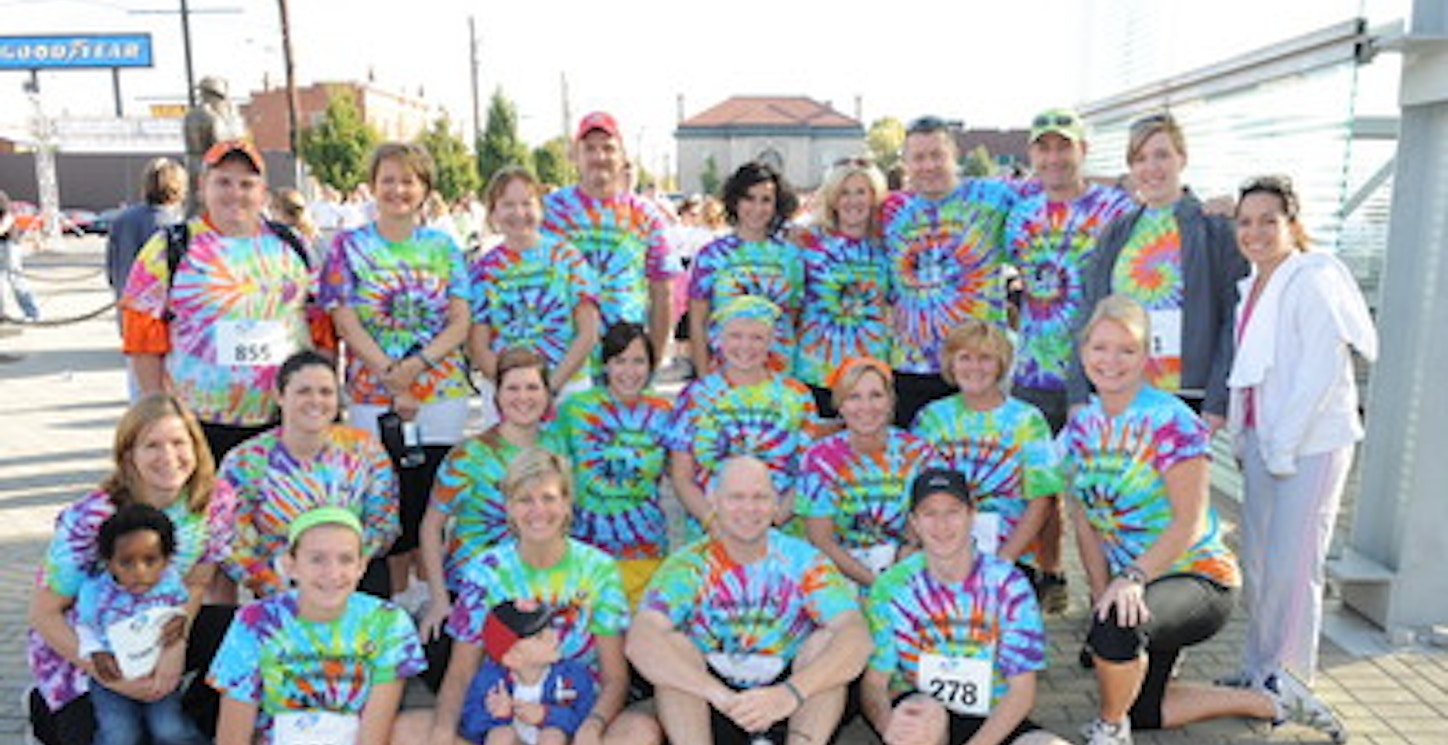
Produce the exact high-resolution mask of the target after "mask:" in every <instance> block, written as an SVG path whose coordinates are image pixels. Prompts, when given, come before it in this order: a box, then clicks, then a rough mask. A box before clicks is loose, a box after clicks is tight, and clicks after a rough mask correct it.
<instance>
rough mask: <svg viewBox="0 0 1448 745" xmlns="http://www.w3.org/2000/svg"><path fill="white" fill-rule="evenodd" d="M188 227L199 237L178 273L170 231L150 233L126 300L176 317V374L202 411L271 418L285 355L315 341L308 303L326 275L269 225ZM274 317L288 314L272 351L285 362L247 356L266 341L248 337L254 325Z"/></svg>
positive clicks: (241, 422) (220, 416) (169, 362)
mask: <svg viewBox="0 0 1448 745" xmlns="http://www.w3.org/2000/svg"><path fill="white" fill-rule="evenodd" d="M188 229H189V230H190V231H191V243H190V247H189V248H187V249H186V253H185V255H183V256H182V257H181V261H180V263H179V264H177V265H176V276H175V277H174V278H173V277H172V276H171V270H170V268H169V267H168V266H167V263H166V245H167V240H166V233H165V232H164V231H162V232H158V233H157V234H156V235H155V236H152V238H151V240H149V241H147V242H146V245H145V246H143V247H142V248H141V251H140V253H139V254H137V256H136V262H135V264H133V265H132V267H131V276H130V279H129V280H127V282H126V289H125V292H124V293H123V294H122V297H121V304H122V306H124V307H125V308H128V309H130V310H132V311H135V312H137V313H140V314H142V315H146V316H151V317H152V318H157V319H161V320H164V321H166V329H167V334H168V336H169V340H170V350H169V351H167V352H166V354H165V362H166V375H167V377H168V378H169V379H170V385H171V390H172V391H173V392H174V393H175V394H176V396H177V398H180V399H181V401H183V402H184V403H185V404H186V405H187V406H188V407H189V408H190V409H191V411H192V412H193V413H195V414H196V418H197V419H200V420H201V421H203V422H208V423H211V424H223V425H230V426H245V427H254V426H258V425H262V424H266V423H268V422H270V421H272V420H273V419H274V418H275V417H276V413H277V407H276V400H275V399H274V398H272V391H273V390H275V389H276V376H277V371H278V370H279V369H280V368H281V363H282V361H283V360H284V359H286V357H287V356H288V355H290V354H291V353H292V352H295V351H297V350H300V349H307V348H309V347H311V345H312V341H311V331H310V329H309V327H308V324H307V307H308V305H309V298H310V297H311V295H312V293H313V291H314V289H315V288H316V286H317V276H316V274H315V273H314V272H312V271H311V270H309V269H308V268H307V265H306V263H305V262H303V261H302V259H301V257H300V256H298V255H297V253H296V251H294V250H292V248H291V247H290V246H288V245H287V244H286V242H285V241H283V240H282V239H281V238H279V237H277V235H276V234H275V233H272V232H271V231H270V230H268V229H266V228H263V229H262V231H261V232H260V233H258V234H257V235H255V236H247V237H245V238H228V237H225V236H223V235H221V234H220V233H218V232H216V231H215V230H213V229H212V228H211V227H210V225H208V224H207V222H206V221H205V220H203V219H201V218H197V219H194V220H192V221H191V222H190V223H189V228H188ZM273 324H280V326H277V327H276V328H277V329H278V330H279V331H280V333H279V334H278V335H277V336H274V337H271V338H270V339H269V343H268V345H267V349H268V351H267V355H268V356H269V357H270V358H272V359H274V360H275V362H274V363H271V364H266V363H263V364H250V363H245V362H243V360H244V359H245V358H246V357H247V356H248V355H249V354H252V353H255V352H256V350H257V348H256V347H254V346H252V345H249V344H244V343H242V341H241V340H243V339H245V338H247V337H246V331H247V330H252V331H255V330H258V329H262V330H265V328H266V327H271V326H272V325H273ZM222 347H226V348H222ZM233 361H234V362H236V363H237V364H231V362H233Z"/></svg>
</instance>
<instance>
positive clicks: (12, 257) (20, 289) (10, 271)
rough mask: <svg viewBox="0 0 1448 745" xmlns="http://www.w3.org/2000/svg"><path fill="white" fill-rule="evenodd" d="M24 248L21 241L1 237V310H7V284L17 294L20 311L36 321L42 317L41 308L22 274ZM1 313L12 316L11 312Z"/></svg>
mask: <svg viewBox="0 0 1448 745" xmlns="http://www.w3.org/2000/svg"><path fill="white" fill-rule="evenodd" d="M24 250H25V247H24V246H21V245H20V243H19V241H11V240H7V239H4V238H0V311H4V310H5V297H4V293H5V291H6V289H7V288H6V287H5V285H9V288H8V289H9V291H10V292H13V293H14V294H15V302H16V303H17V304H19V305H20V312H21V313H22V314H24V316H25V318H27V319H29V320H31V321H35V320H38V319H39V318H40V308H38V307H36V305H35V295H34V294H32V293H31V292H30V285H29V283H27V282H26V281H25V276H24V275H23V274H21V272H23V271H24V267H23V266H22V264H21V258H20V257H21V253H22V252H23V251H24ZM0 315H7V316H10V314H9V313H0ZM10 317H11V318H15V316H10Z"/></svg>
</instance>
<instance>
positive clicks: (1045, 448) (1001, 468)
mask: <svg viewBox="0 0 1448 745" xmlns="http://www.w3.org/2000/svg"><path fill="white" fill-rule="evenodd" d="M912 431H914V432H915V434H917V435H919V436H920V437H921V438H923V439H924V440H925V441H926V442H929V443H930V445H931V446H932V447H934V448H935V452H936V455H937V457H938V458H939V459H940V460H941V461H943V462H944V463H945V465H946V467H947V468H951V469H954V470H957V471H960V472H961V473H962V474H964V475H965V481H966V483H967V484H969V485H970V490H971V493H972V494H975V495H976V499H977V500H978V502H977V504H978V505H979V507H980V510H981V511H982V512H993V513H995V514H997V515H1000V516H1001V521H1002V525H1001V543H1002V544H1004V543H1005V541H1006V540H1008V538H1009V536H1010V535H1011V533H1012V532H1013V531H1014V530H1015V529H1016V526H1017V525H1018V524H1020V522H1021V518H1022V517H1024V516H1025V514H1026V507H1027V506H1028V504H1029V502H1030V500H1032V499H1035V498H1037V497H1043V496H1049V495H1051V494H1060V493H1062V492H1063V491H1065V486H1066V485H1065V478H1064V476H1063V473H1062V470H1061V462H1060V457H1059V455H1058V452H1057V449H1056V443H1055V441H1054V440H1053V439H1052V438H1051V427H1050V425H1048V424H1047V423H1046V417H1045V416H1043V415H1042V414H1041V411H1040V409H1037V408H1036V407H1034V406H1032V405H1030V404H1028V403H1026V402H1024V401H1021V400H1019V399H1015V398H1010V397H1007V398H1006V400H1005V403H1003V404H1001V405H1000V406H998V407H996V408H994V409H992V410H990V411H976V410H974V409H972V408H970V407H969V406H967V405H966V403H965V398H964V397H963V396H960V395H955V396H950V397H949V398H943V399H940V400H939V401H936V402H934V403H932V404H930V405H929V406H926V407H925V408H924V409H922V410H921V412H920V413H919V414H917V415H916V417H915V426H914V427H912ZM1038 548H1039V540H1035V541H1032V542H1031V544H1030V546H1029V547H1028V549H1027V550H1026V552H1025V553H1023V554H1021V560H1022V561H1024V562H1026V563H1028V564H1032V563H1034V554H1035V552H1036V550H1037V549H1038Z"/></svg>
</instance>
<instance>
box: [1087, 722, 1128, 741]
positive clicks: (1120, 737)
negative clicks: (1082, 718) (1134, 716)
mask: <svg viewBox="0 0 1448 745" xmlns="http://www.w3.org/2000/svg"><path fill="white" fill-rule="evenodd" d="M1081 735H1082V736H1083V737H1085V738H1086V745H1131V720H1130V719H1127V720H1124V721H1122V722H1120V723H1119V724H1112V723H1110V722H1108V721H1106V720H1104V719H1102V718H1100V717H1097V718H1096V719H1094V720H1092V721H1091V723H1090V724H1088V725H1086V727H1085V728H1084V729H1082V730H1081Z"/></svg>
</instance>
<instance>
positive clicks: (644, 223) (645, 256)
mask: <svg viewBox="0 0 1448 745" xmlns="http://www.w3.org/2000/svg"><path fill="white" fill-rule="evenodd" d="M666 226H667V222H666V221H665V220H664V217H663V215H662V214H661V213H660V212H659V209H658V208H657V207H655V206H654V205H653V204H652V203H651V202H649V201H648V200H647V199H644V198H643V197H640V196H637V195H635V194H628V193H625V194H618V195H616V196H612V197H608V198H607V199H594V198H593V197H590V196H588V195H587V194H585V193H584V192H583V189H582V188H580V187H578V186H577V185H575V186H566V187H564V188H562V189H558V190H557V191H554V192H553V193H551V194H549V195H548V196H547V197H545V198H544V199H543V224H542V226H541V230H542V232H543V233H545V234H546V233H552V234H553V235H555V236H558V237H559V238H561V239H562V240H564V241H565V242H567V243H570V244H572V245H574V246H576V247H577V248H578V250H579V251H581V252H583V258H584V260H586V261H587V262H588V265H589V266H590V267H592V268H593V275H594V276H595V277H596V278H597V281H598V311H599V317H600V319H601V323H600V325H599V328H603V329H606V328H608V327H609V326H610V325H612V324H614V323H616V322H618V321H629V322H631V323H639V324H643V325H644V326H648V322H649V318H648V316H649V282H650V281H654V280H667V279H669V278H670V277H671V276H672V273H671V272H670V271H669V269H668V266H669V264H668V259H669V244H668V240H667V238H666V237H665V227H666Z"/></svg>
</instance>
